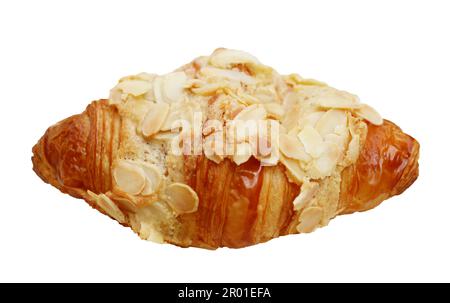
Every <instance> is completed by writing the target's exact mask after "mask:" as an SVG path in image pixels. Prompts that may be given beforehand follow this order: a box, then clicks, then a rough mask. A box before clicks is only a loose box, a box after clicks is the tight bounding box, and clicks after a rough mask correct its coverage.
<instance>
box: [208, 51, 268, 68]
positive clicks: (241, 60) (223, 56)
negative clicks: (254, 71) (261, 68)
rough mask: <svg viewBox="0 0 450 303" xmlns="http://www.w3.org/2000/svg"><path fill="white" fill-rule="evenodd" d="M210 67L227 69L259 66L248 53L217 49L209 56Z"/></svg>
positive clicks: (256, 60)
mask: <svg viewBox="0 0 450 303" xmlns="http://www.w3.org/2000/svg"><path fill="white" fill-rule="evenodd" d="M209 62H210V63H211V65H213V66H216V67H221V68H229V67H231V66H232V65H236V64H249V65H261V63H260V62H259V61H258V59H256V58H255V57H254V56H252V55H250V54H249V53H246V52H243V51H238V50H234V49H218V50H216V51H214V53H213V54H212V55H211V57H210V59H209Z"/></svg>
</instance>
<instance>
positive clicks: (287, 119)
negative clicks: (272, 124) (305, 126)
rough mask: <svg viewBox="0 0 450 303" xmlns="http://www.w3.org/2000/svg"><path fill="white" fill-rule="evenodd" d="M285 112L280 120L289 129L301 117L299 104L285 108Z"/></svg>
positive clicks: (296, 124) (295, 125) (297, 122)
mask: <svg viewBox="0 0 450 303" xmlns="http://www.w3.org/2000/svg"><path fill="white" fill-rule="evenodd" d="M285 112H286V114H285V115H284V117H283V120H282V121H281V124H282V125H283V126H284V127H285V128H286V129H287V130H288V131H289V130H290V129H293V128H295V127H297V126H298V125H299V122H300V117H301V108H300V106H299V105H294V106H292V107H291V108H288V109H286V110H285Z"/></svg>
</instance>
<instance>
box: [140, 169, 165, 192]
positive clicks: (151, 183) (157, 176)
mask: <svg viewBox="0 0 450 303" xmlns="http://www.w3.org/2000/svg"><path fill="white" fill-rule="evenodd" d="M141 168H142V169H143V170H144V173H145V179H146V182H145V186H144V189H143V190H142V192H141V194H142V195H144V196H148V195H151V194H153V193H154V192H155V191H156V190H157V189H158V187H159V185H160V184H161V179H162V178H161V173H160V171H159V169H158V168H157V167H156V166H154V165H152V164H149V163H145V162H142V163H141Z"/></svg>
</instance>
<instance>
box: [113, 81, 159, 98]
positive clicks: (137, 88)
mask: <svg viewBox="0 0 450 303" xmlns="http://www.w3.org/2000/svg"><path fill="white" fill-rule="evenodd" d="M151 87H152V84H151V83H150V82H148V81H144V80H124V81H122V82H120V83H119V84H117V88H119V89H121V90H122V92H123V93H125V94H130V95H133V96H135V97H138V96H140V95H143V94H145V93H146V92H148V91H149V90H150V89H151Z"/></svg>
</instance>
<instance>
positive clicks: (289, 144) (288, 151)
mask: <svg viewBox="0 0 450 303" xmlns="http://www.w3.org/2000/svg"><path fill="white" fill-rule="evenodd" d="M280 150H281V152H282V153H283V154H284V155H285V156H286V157H289V158H292V159H297V160H301V161H305V162H307V161H310V160H311V157H310V156H309V155H308V154H307V153H306V152H305V147H304V146H303V144H302V143H301V142H300V141H299V139H298V138H296V137H294V136H290V135H286V134H280Z"/></svg>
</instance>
